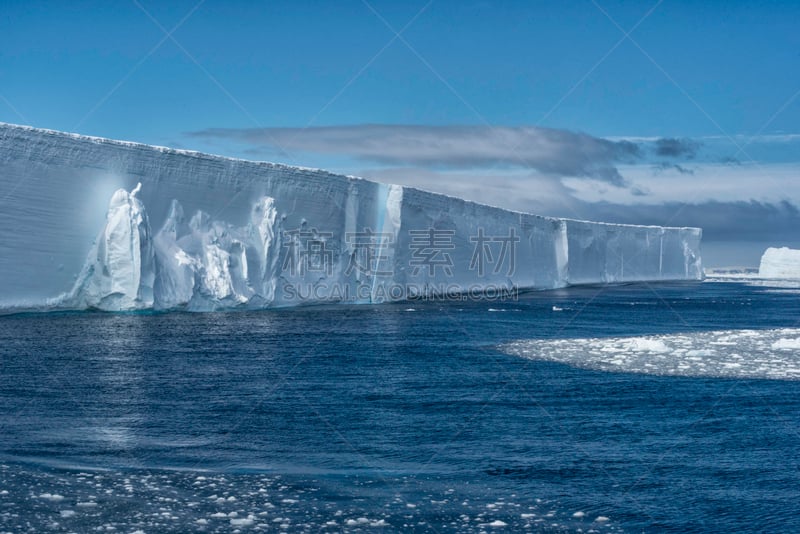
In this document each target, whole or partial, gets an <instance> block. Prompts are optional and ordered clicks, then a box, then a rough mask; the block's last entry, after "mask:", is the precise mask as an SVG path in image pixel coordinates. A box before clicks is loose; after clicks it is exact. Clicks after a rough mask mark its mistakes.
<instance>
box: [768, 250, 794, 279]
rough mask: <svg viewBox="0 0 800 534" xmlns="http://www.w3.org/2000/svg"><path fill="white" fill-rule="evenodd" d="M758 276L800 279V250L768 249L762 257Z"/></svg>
mask: <svg viewBox="0 0 800 534" xmlns="http://www.w3.org/2000/svg"><path fill="white" fill-rule="evenodd" d="M758 275H759V276H760V277H762V278H800V250H794V249H791V248H787V247H781V248H773V247H770V248H768V249H767V250H765V251H764V254H763V255H762V256H761V263H760V264H759V266H758Z"/></svg>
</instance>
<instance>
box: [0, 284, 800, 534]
mask: <svg viewBox="0 0 800 534" xmlns="http://www.w3.org/2000/svg"><path fill="white" fill-rule="evenodd" d="M798 321H800V292H799V291H798V290H797V289H796V288H794V289H793V288H788V289H787V288H780V287H778V288H775V287H769V286H767V285H756V284H752V283H736V282H719V283H716V282H704V283H687V284H675V285H670V284H659V285H649V284H640V285H636V284H634V285H623V286H613V287H585V288H572V289H568V290H561V291H547V292H538V293H530V294H525V295H520V296H519V298H518V299H516V300H514V299H510V300H504V301H493V300H481V301H457V300H449V301H427V302H424V301H414V302H405V303H400V304H388V305H381V306H339V307H336V306H318V307H307V308H296V309H286V310H274V311H262V312H228V313H168V314H106V313H59V314H24V315H12V316H4V317H0V372H1V374H0V532H14V533H16V532H114V533H118V532H119V533H132V532H138V533H159V532H230V531H237V530H238V531H241V532H260V531H270V532H272V531H286V532H339V531H347V532H357V531H363V532H372V531H385V532H393V531H418V532H484V531H485V532H504V531H505V532H519V531H536V532H539V531H542V532H561V531H571V532H612V531H613V532H619V531H623V532H730V531H762V532H798V531H800V452H798V451H800V381H798V380H797V375H796V372H800V371H798V369H800V330H796V329H797V327H798ZM742 332H743V333H742ZM708 333H711V334H708ZM608 339H611V340H612V341H608ZM520 340H524V344H523V345H524V347H525V349H524V350H523V351H522V352H520V351H517V352H516V353H515V352H514V351H511V350H508V344H509V343H512V342H518V341H520ZM614 340H616V341H614ZM559 347H563V350H562V348H559ZM584 347H585V349H584ZM676 347H677V348H676ZM583 350H585V351H586V354H589V351H594V352H593V353H592V354H593V355H592V356H591V358H590V359H587V360H583V359H581V354H582V353H581V351H583ZM576 351H577V356H576ZM545 352H546V353H547V354H548V356H547V357H544V356H541V357H540V356H539V355H540V353H541V354H545ZM567 352H570V354H571V356H570V359H565V360H564V361H559V358H561V356H560V355H561V354H566V353H567ZM633 356H635V358H633ZM565 358H566V357H565ZM587 358H588V356H587ZM631 358H633V360H635V362H634V361H633V360H632V359H631ZM678 360H680V361H678ZM676 361H678V363H677V364H676V363H675V362H676ZM684 361H685V364H684V363H681V362H684Z"/></svg>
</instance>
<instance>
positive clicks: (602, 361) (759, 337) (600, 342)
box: [500, 328, 800, 380]
mask: <svg viewBox="0 0 800 534" xmlns="http://www.w3.org/2000/svg"><path fill="white" fill-rule="evenodd" d="M500 350H502V351H503V352H505V353H507V354H512V355H515V356H521V357H523V358H529V359H532V360H541V361H552V362H559V363H565V364H568V365H571V366H574V367H580V368H586V369H595V370H601V371H612V372H629V373H643V374H652V375H670V376H709V377H725V378H766V379H774V380H800V328H778V329H771V330H717V331H711V332H687V333H679V334H666V335H655V336H635V337H612V338H579V339H555V340H548V339H530V340H519V341H514V342H512V343H508V344H506V345H503V346H501V347H500Z"/></svg>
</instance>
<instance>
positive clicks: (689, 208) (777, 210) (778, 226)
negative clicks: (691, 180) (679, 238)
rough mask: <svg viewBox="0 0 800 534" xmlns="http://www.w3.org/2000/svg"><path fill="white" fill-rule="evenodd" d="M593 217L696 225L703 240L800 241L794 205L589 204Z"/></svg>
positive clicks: (799, 220)
mask: <svg viewBox="0 0 800 534" xmlns="http://www.w3.org/2000/svg"><path fill="white" fill-rule="evenodd" d="M586 208H587V211H589V212H590V213H591V216H592V218H595V219H597V220H600V221H606V222H617V223H625V224H652V225H657V226H697V227H700V228H702V229H703V240H704V241H760V242H763V243H765V244H769V243H778V242H797V241H798V240H800V239H799V238H798V235H797V229H798V228H800V210H798V207H797V206H795V205H794V204H792V203H791V202H787V201H782V202H776V203H768V202H758V201H755V200H751V201H736V202H720V201H708V202H701V203H696V204H682V203H679V202H667V203H664V204H656V205H651V204H634V205H620V204H613V203H607V202H598V203H592V204H588V205H587V206H586Z"/></svg>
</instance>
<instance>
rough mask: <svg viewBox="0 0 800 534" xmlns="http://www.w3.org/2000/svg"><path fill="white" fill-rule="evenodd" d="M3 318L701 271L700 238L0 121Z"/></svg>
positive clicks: (405, 294)
mask: <svg viewBox="0 0 800 534" xmlns="http://www.w3.org/2000/svg"><path fill="white" fill-rule="evenodd" d="M0 184H1V185H0V187H1V188H0V192H2V194H3V195H4V197H3V196H0V203H2V205H0V287H2V288H3V291H2V293H0V309H9V308H41V307H61V308H79V309H82V308H99V309H104V310H130V309H149V308H155V309H190V310H211V309H224V308H232V307H247V308H264V307H274V306H292V305H299V304H308V303H316V302H354V303H370V302H387V301H395V300H402V299H405V298H414V297H420V296H425V295H441V294H443V293H461V294H467V295H470V294H472V295H477V294H481V293H485V294H494V295H497V294H502V293H503V292H504V291H506V292H507V291H509V290H512V289H546V288H555V287H562V286H565V285H568V284H585V283H611V282H626V281H643V280H696V279H700V278H701V277H702V268H701V263H700V255H699V245H700V237H701V232H700V230H699V229H696V228H659V227H640V226H626V225H613V224H603V223H591V222H583V221H573V220H562V219H554V218H547V217H539V216H535V215H529V214H525V213H517V212H511V211H507V210H502V209H498V208H493V207H489V206H484V205H480V204H476V203H473V202H467V201H464V200H461V199H456V198H451V197H447V196H444V195H438V194H434V193H428V192H424V191H420V190H417V189H412V188H406V187H400V186H394V185H383V184H377V183H373V182H369V181H366V180H361V179H358V178H353V177H345V176H339V175H334V174H330V173H327V172H324V171H320V170H312V169H302V168H295V167H287V166H281V165H274V164H269V163H256V162H248V161H242V160H234V159H228V158H222V157H216V156H209V155H206V154H200V153H194V152H185V151H176V150H170V149H165V148H158V147H151V146H145V145H138V144H132V143H123V142H118V141H111V140H106V139H97V138H89V137H82V136H76V135H71V134H64V133H59V132H53V131H48V130H38V129H32V128H26V127H19V126H11V125H2V124H0Z"/></svg>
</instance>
